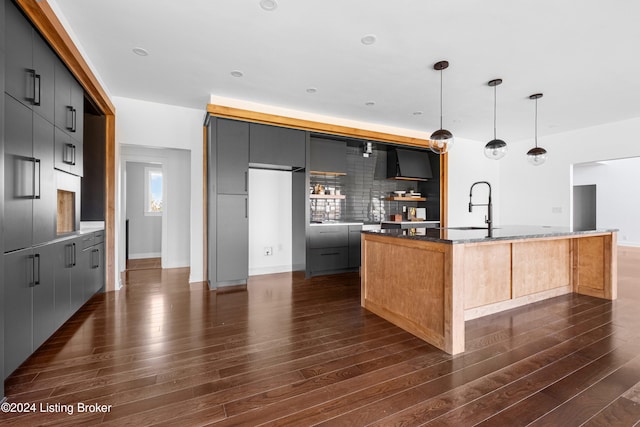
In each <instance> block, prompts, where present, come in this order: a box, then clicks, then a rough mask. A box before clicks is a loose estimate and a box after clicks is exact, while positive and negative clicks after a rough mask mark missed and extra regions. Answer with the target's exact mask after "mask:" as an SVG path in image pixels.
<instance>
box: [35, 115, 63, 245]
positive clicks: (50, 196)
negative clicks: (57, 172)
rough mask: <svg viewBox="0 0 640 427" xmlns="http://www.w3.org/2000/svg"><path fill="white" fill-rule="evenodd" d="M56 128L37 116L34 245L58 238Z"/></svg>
mask: <svg viewBox="0 0 640 427" xmlns="http://www.w3.org/2000/svg"><path fill="white" fill-rule="evenodd" d="M53 135H54V127H53V125H52V124H51V123H49V122H48V121H46V120H45V119H43V118H42V117H40V116H38V115H37V114H34V115H33V157H34V158H35V159H37V163H36V167H37V168H36V169H37V170H36V178H37V182H36V183H35V184H36V192H37V198H36V199H34V200H33V244H34V245H36V244H40V243H45V242H48V241H51V240H53V239H54V238H55V237H56V202H57V200H56V186H55V178H54V170H53V148H52V144H51V141H53Z"/></svg>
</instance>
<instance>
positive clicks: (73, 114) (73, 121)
mask: <svg viewBox="0 0 640 427" xmlns="http://www.w3.org/2000/svg"><path fill="white" fill-rule="evenodd" d="M77 112H78V111H77V110H76V109H75V108H73V109H72V110H71V132H75V131H76V123H77V117H76V116H77Z"/></svg>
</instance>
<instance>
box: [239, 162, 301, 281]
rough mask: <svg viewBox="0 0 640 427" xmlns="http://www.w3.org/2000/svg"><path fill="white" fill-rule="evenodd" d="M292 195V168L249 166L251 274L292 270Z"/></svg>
mask: <svg viewBox="0 0 640 427" xmlns="http://www.w3.org/2000/svg"><path fill="white" fill-rule="evenodd" d="M292 197H293V195H292V190H291V172H283V171H271V170H261V169H249V275H250V276H253V275H256V274H270V273H280V272H285V271H292V269H293V267H292V241H291V235H292V232H291V228H292V214H291V200H292ZM265 247H271V248H273V255H271V256H265V255H264V248H265Z"/></svg>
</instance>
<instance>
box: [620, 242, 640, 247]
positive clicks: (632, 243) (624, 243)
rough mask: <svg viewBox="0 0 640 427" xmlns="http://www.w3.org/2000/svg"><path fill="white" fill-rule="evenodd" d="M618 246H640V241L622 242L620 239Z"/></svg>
mask: <svg viewBox="0 0 640 427" xmlns="http://www.w3.org/2000/svg"><path fill="white" fill-rule="evenodd" d="M618 246H624V247H627V248H640V243H636V242H620V240H618Z"/></svg>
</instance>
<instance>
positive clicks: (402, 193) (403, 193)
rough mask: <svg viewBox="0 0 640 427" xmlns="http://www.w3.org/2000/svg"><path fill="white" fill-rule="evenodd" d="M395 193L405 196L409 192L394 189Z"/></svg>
mask: <svg viewBox="0 0 640 427" xmlns="http://www.w3.org/2000/svg"><path fill="white" fill-rule="evenodd" d="M393 194H395V195H396V196H404V195H405V194H407V192H406V191H402V190H397V191H394V192H393Z"/></svg>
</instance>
